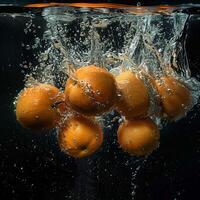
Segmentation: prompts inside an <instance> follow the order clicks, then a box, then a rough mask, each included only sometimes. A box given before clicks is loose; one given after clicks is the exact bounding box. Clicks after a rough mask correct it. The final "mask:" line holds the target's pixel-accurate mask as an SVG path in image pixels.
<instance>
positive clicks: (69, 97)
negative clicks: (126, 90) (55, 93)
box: [65, 65, 117, 115]
mask: <svg viewBox="0 0 200 200" xmlns="http://www.w3.org/2000/svg"><path fill="white" fill-rule="evenodd" d="M73 77H74V78H69V79H68V80H67V83H66V86H65V95H66V101H67V102H68V103H69V104H70V105H71V107H72V108H73V109H74V110H76V111H78V112H81V113H83V114H86V115H98V114H102V113H103V112H106V111H109V109H110V108H111V107H112V106H113V104H114V102H115V99H116V96H117V95H116V83H115V79H114V77H113V75H112V74H111V73H109V72H108V71H107V70H106V69H103V68H101V67H97V66H94V65H90V66H85V67H81V68H79V69H78V70H77V71H76V72H75V73H74V75H73Z"/></svg>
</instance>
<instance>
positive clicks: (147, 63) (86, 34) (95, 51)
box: [24, 7, 200, 199]
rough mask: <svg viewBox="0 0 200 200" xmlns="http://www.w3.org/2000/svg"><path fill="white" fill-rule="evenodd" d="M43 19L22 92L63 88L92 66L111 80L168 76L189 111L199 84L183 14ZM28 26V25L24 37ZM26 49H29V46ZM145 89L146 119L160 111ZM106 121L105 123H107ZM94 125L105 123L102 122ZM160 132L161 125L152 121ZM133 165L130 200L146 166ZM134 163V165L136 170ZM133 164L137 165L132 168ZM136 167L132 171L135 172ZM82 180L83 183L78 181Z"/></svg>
mask: <svg viewBox="0 0 200 200" xmlns="http://www.w3.org/2000/svg"><path fill="white" fill-rule="evenodd" d="M42 16H43V18H44V20H45V23H46V30H45V31H44V34H43V38H41V39H39V38H37V39H36V41H35V44H34V45H33V46H32V48H37V47H38V46H40V45H41V44H44V45H43V49H42V50H41V52H39V53H38V54H37V58H38V65H36V66H32V67H31V73H30V74H28V75H26V86H29V85H31V84H34V83H35V82H47V83H52V84H55V85H58V86H59V87H61V88H63V87H64V85H65V82H66V80H67V78H68V77H71V76H72V74H73V72H74V71H75V69H76V68H78V67H80V66H85V65H90V64H95V65H98V66H102V67H104V68H106V69H108V70H109V71H111V72H112V73H113V74H114V75H117V74H119V73H120V72H121V71H123V70H126V69H131V70H133V71H135V72H137V73H140V72H143V71H144V72H145V73H147V74H151V75H152V76H153V77H155V78H158V79H159V78H160V77H161V76H163V75H171V76H174V77H176V78H177V79H180V80H182V81H183V82H184V83H185V84H186V85H187V86H188V87H189V88H190V91H191V95H192V101H193V102H192V106H191V108H192V107H193V106H194V105H195V104H197V102H198V100H199V96H200V83H199V81H198V80H197V78H195V77H191V74H190V69H189V64H188V60H187V55H186V50H185V41H186V37H187V25H188V23H189V20H190V16H189V15H188V14H186V13H181V12H172V13H166V14H163V13H146V14H139V15H137V14H134V13H132V12H129V11H127V12H122V13H118V12H117V11H115V10H113V11H112V10H105V9H102V10H100V9H96V10H92V11H90V10H88V9H86V8H85V9H83V8H82V9H80V10H79V11H77V10H75V9H74V10H73V9H72V8H66V7H64V8H56V7H51V8H45V9H44V10H43V13H42ZM31 26H32V21H31V20H30V23H28V24H27V27H26V29H25V30H24V31H25V33H27V32H28V31H29V29H30V28H31ZM26 48H29V47H28V46H27V47H26ZM141 78H142V79H143V80H144V82H145V84H146V86H148V89H149V94H150V97H151V106H150V111H149V112H150V114H151V113H154V112H155V110H159V109H160V108H159V107H158V105H157V101H156V99H155V96H156V95H157V94H156V91H155V90H154V89H153V87H152V86H151V84H149V82H148V77H141ZM106 119H107V118H106ZM99 120H102V121H103V120H104V118H101V119H99ZM155 121H156V122H157V124H158V125H159V126H160V127H162V126H163V125H164V122H162V121H161V120H160V119H159V118H155ZM145 161H146V160H145V159H144V160H143V161H142V164H141V162H132V165H133V169H132V180H131V184H132V193H131V195H132V199H134V195H135V191H136V185H135V184H134V181H135V179H136V175H137V172H138V171H139V170H140V167H141V166H142V165H143V164H144V163H145ZM138 163H139V164H138ZM137 164H138V165H137ZM135 165H137V166H136V167H134V166H135ZM83 179H84V177H83Z"/></svg>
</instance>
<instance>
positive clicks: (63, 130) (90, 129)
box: [16, 65, 191, 158]
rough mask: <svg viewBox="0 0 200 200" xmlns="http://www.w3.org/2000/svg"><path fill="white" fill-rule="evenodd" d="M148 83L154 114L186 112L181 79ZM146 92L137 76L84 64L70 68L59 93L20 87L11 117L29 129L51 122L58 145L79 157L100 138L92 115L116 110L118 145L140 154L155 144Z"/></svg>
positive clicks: (50, 87) (52, 88) (98, 143)
mask: <svg viewBox="0 0 200 200" xmlns="http://www.w3.org/2000/svg"><path fill="white" fill-rule="evenodd" d="M150 82H151V83H152V86H153V87H154V88H155V89H156V90H157V93H158V95H159V97H160V104H161V105H160V106H161V107H162V113H160V114H159V116H161V117H167V118H172V119H174V118H177V117H181V116H183V115H184V114H185V113H186V111H187V110H188V108H189V106H190V104H191V95H190V91H189V89H188V88H187V87H186V86H185V85H184V83H182V82H180V81H179V80H176V79H175V78H173V77H170V76H168V77H167V76H165V77H161V78H160V79H159V80H153V79H151V80H150ZM150 95H151V94H149V91H148V86H147V84H145V83H144V81H143V80H142V79H141V78H140V77H139V76H138V74H136V73H134V72H132V71H130V70H127V71H124V72H122V73H120V74H119V75H118V76H116V77H114V76H113V75H112V74H111V73H110V72H109V71H107V70H106V69H104V68H101V67H97V66H94V65H90V66H84V67H80V68H79V69H77V70H76V71H75V73H74V74H73V75H72V76H71V77H70V78H69V79H68V80H67V82H66V85H65V90H64V92H62V91H60V90H59V89H58V88H56V87H55V86H53V85H50V84H38V85H35V86H32V87H29V88H25V89H24V90H23V91H22V92H20V94H19V96H18V99H17V103H16V117H17V120H18V121H19V123H20V124H21V125H22V126H23V127H25V128H29V129H32V130H37V131H42V130H48V129H51V128H54V127H56V126H57V127H58V128H59V129H58V130H59V131H58V143H59V146H60V148H61V149H62V150H63V151H64V152H66V153H67V154H68V155H70V156H73V157H75V158H81V157H85V156H89V155H91V154H92V153H94V152H95V151H96V150H98V149H99V148H100V146H101V144H102V142H103V131H102V128H101V126H100V125H99V124H98V123H97V122H95V116H97V115H101V114H103V113H105V112H108V111H110V110H112V109H116V110H117V111H118V112H119V113H121V114H122V115H123V116H124V118H125V120H124V122H122V123H121V125H120V126H119V129H118V134H117V136H118V142H119V144H120V147H121V148H122V149H123V150H124V151H126V152H128V153H130V154H131V155H135V156H145V155H148V154H150V153H151V152H152V151H153V150H155V149H156V148H157V146H158V144H159V138H160V134H159V129H158V127H157V125H156V124H155V123H154V122H153V121H152V120H151V118H150V116H149V108H150V101H151V98H150ZM155 114H156V113H155Z"/></svg>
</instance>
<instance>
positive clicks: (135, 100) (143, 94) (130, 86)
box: [116, 71, 150, 119]
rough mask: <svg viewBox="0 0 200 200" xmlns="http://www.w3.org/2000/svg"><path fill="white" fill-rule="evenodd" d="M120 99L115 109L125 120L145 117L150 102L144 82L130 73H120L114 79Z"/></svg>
mask: <svg viewBox="0 0 200 200" xmlns="http://www.w3.org/2000/svg"><path fill="white" fill-rule="evenodd" d="M116 82H117V87H118V90H119V94H120V96H121V97H120V98H119V100H118V102H117V103H116V109H117V110H118V111H119V112H120V113H121V114H122V115H124V116H125V117H126V119H134V118H142V117H145V116H147V114H148V110H149V105H150V100H149V95H148V90H147V88H146V86H145V84H144V82H143V81H142V80H141V79H140V78H138V77H137V75H136V74H135V73H133V72H131V71H125V72H122V73H120V74H119V75H118V76H117V77H116Z"/></svg>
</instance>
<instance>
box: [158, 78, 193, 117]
mask: <svg viewBox="0 0 200 200" xmlns="http://www.w3.org/2000/svg"><path fill="white" fill-rule="evenodd" d="M155 83H156V87H157V90H158V93H159V95H160V99H161V106H162V109H163V113H164V115H166V116H167V117H169V118H177V117H181V116H183V115H184V114H185V113H186V112H187V111H188V108H189V106H190V105H191V101H192V98H191V94H190V91H189V89H188V88H187V87H186V86H185V85H184V83H182V82H180V81H179V80H176V79H175V78H173V77H167V76H166V77H161V78H160V79H159V80H156V81H155Z"/></svg>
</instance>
